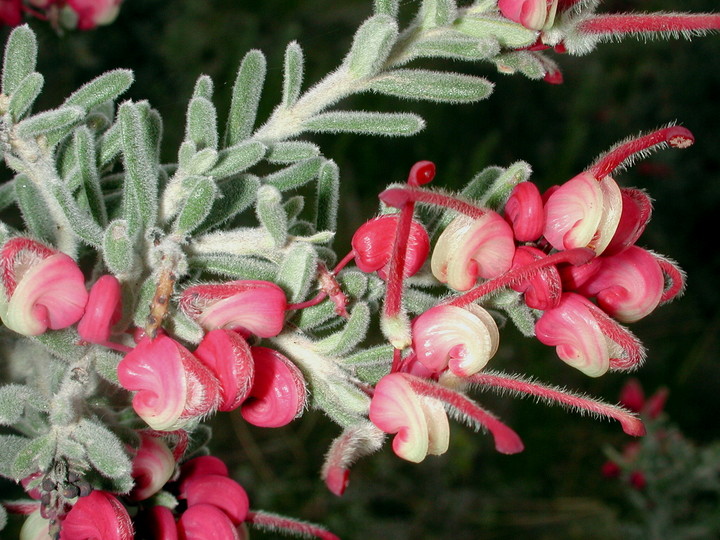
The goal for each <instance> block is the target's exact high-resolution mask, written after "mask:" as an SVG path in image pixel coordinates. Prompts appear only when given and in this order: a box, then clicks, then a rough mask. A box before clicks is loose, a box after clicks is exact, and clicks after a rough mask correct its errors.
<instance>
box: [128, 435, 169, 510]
mask: <svg viewBox="0 0 720 540" xmlns="http://www.w3.org/2000/svg"><path fill="white" fill-rule="evenodd" d="M174 472H175V457H174V456H173V454H172V452H171V451H170V448H168V445H167V444H165V441H163V440H162V439H161V438H160V437H156V436H153V435H151V434H149V433H141V434H140V448H138V451H137V453H136V454H135V457H133V460H132V477H133V479H134V480H135V485H134V486H133V489H132V491H131V492H130V499H131V500H133V501H143V500H145V499H147V498H149V497H152V496H153V495H154V494H155V493H157V492H158V491H160V489H162V487H163V486H164V485H165V483H166V482H167V481H168V480H170V477H171V476H172V475H173V473H174Z"/></svg>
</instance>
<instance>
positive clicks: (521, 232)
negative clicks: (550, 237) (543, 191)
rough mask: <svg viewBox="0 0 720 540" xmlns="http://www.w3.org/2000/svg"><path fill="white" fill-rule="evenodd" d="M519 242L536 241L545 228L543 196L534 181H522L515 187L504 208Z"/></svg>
mask: <svg viewBox="0 0 720 540" xmlns="http://www.w3.org/2000/svg"><path fill="white" fill-rule="evenodd" d="M503 214H504V216H505V220H506V221H507V222H508V223H509V224H510V225H511V226H512V229H513V233H514V234H515V239H516V240H517V241H518V242H534V241H535V240H537V239H538V238H540V235H541V234H542V233H543V229H544V228H545V212H544V211H543V202H542V197H541V196H540V191H539V190H538V188H537V186H536V185H535V184H533V183H532V182H520V183H519V184H518V185H517V186H515V188H514V189H513V191H512V193H511V194H510V197H509V198H508V200H507V202H506V203H505V208H504V210H503Z"/></svg>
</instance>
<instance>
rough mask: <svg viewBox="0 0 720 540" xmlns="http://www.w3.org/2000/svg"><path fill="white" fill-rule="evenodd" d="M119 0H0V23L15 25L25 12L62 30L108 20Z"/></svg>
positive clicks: (113, 14)
mask: <svg viewBox="0 0 720 540" xmlns="http://www.w3.org/2000/svg"><path fill="white" fill-rule="evenodd" d="M122 1H123V0H0V24H6V25H8V26H18V25H19V24H22V22H23V18H24V17H25V16H26V15H28V16H31V17H36V18H38V19H41V20H47V21H50V22H51V23H52V24H53V26H55V27H57V28H63V29H66V30H74V29H77V30H90V29H92V28H95V27H97V26H102V25H105V24H110V23H112V22H113V21H114V20H115V18H116V17H117V15H118V12H119V11H120V4H122Z"/></svg>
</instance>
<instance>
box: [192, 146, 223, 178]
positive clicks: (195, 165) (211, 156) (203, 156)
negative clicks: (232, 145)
mask: <svg viewBox="0 0 720 540" xmlns="http://www.w3.org/2000/svg"><path fill="white" fill-rule="evenodd" d="M217 160H218V152H217V150H215V149H214V148H204V149H203V150H200V151H199V152H196V153H195V154H193V156H192V157H191V158H190V160H189V162H188V163H187V165H186V167H184V168H185V170H186V172H187V174H191V175H200V174H205V173H206V172H207V171H208V170H210V168H211V167H213V166H214V165H215V163H217Z"/></svg>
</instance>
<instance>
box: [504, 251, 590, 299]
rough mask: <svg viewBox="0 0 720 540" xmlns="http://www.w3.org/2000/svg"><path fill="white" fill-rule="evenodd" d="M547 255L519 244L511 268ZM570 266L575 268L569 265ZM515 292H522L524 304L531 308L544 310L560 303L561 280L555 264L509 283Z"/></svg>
mask: <svg viewBox="0 0 720 540" xmlns="http://www.w3.org/2000/svg"><path fill="white" fill-rule="evenodd" d="M546 256H547V255H546V254H545V253H543V252H542V251H540V250H539V249H538V248H535V247H532V246H519V247H518V248H517V249H516V250H515V256H514V257H513V268H516V267H520V266H525V265H528V264H530V263H532V262H533V261H536V260H538V259H543V258H545V257H546ZM571 268H576V267H575V266H572V265H571ZM511 288H512V289H513V290H515V291H517V292H521V293H523V298H524V300H525V304H527V306H528V307H531V308H533V309H539V310H542V311H545V310H546V309H551V308H554V307H556V306H557V305H558V304H559V303H560V295H561V294H562V281H561V279H560V273H559V272H558V270H557V268H556V267H555V266H550V267H548V268H544V269H542V270H540V271H539V272H537V273H535V274H533V275H532V276H531V277H530V278H529V279H527V280H526V281H523V282H521V283H519V284H517V285H511Z"/></svg>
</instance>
